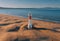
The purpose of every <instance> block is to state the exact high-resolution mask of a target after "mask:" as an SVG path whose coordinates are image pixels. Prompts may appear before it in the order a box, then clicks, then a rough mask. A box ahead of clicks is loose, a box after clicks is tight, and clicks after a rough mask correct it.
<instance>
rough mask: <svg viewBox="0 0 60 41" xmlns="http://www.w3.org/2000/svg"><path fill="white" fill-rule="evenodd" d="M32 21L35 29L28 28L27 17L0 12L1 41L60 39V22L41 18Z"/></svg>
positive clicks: (51, 40) (46, 40) (56, 40)
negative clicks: (41, 19)
mask: <svg viewBox="0 0 60 41" xmlns="http://www.w3.org/2000/svg"><path fill="white" fill-rule="evenodd" d="M32 23H33V29H31V30H27V29H26V27H27V24H28V20H27V18H23V17H17V16H11V15H4V14H0V41H60V31H59V30H58V28H59V29H60V24H59V23H55V22H46V21H40V20H32ZM55 29H57V31H56V30H55Z"/></svg>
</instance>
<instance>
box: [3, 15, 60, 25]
mask: <svg viewBox="0 0 60 41" xmlns="http://www.w3.org/2000/svg"><path fill="white" fill-rule="evenodd" d="M3 15H9V16H16V17H19V18H25V19H27V17H23V16H18V15H11V14H3ZM32 20H37V21H45V22H52V23H57V24H60V22H59V21H53V20H44V19H38V18H33V19H32Z"/></svg>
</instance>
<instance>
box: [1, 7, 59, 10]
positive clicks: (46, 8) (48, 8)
mask: <svg viewBox="0 0 60 41" xmlns="http://www.w3.org/2000/svg"><path fill="white" fill-rule="evenodd" d="M0 9H41V10H60V8H52V7H44V8H8V7H0Z"/></svg>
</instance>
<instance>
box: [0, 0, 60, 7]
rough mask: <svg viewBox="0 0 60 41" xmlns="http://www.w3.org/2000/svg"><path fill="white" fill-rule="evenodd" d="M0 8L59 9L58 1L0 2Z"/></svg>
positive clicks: (14, 0) (59, 1) (0, 0)
mask: <svg viewBox="0 0 60 41" xmlns="http://www.w3.org/2000/svg"><path fill="white" fill-rule="evenodd" d="M0 7H10V8H44V7H53V8H55V7H58V8H60V0H0Z"/></svg>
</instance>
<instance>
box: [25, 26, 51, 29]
mask: <svg viewBox="0 0 60 41" xmlns="http://www.w3.org/2000/svg"><path fill="white" fill-rule="evenodd" d="M25 30H50V29H48V28H37V27H35V26H34V25H32V28H30V29H28V27H26V28H25Z"/></svg>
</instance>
